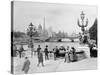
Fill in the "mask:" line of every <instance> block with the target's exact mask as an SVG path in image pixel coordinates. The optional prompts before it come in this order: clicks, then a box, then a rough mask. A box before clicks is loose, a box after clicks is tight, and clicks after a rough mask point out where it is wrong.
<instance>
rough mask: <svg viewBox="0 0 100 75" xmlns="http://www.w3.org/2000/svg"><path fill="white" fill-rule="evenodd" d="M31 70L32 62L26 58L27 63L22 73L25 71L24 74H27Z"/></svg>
mask: <svg viewBox="0 0 100 75" xmlns="http://www.w3.org/2000/svg"><path fill="white" fill-rule="evenodd" d="M29 69H30V61H29V59H28V57H25V62H24V65H23V68H22V71H24V73H25V74H27V73H28V71H29Z"/></svg>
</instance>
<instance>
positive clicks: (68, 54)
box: [37, 45, 77, 66]
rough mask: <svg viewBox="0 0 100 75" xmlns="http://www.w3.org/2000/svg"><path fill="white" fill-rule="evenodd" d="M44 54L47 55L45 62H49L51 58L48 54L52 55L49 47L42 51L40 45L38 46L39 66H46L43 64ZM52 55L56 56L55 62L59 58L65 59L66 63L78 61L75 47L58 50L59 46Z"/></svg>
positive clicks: (62, 47)
mask: <svg viewBox="0 0 100 75" xmlns="http://www.w3.org/2000/svg"><path fill="white" fill-rule="evenodd" d="M43 53H44V54H45V60H49V56H48V54H49V53H50V52H49V50H48V45H46V46H45V48H44V50H42V49H41V47H40V45H38V48H37V56H38V65H37V66H39V64H40V63H41V64H42V66H44V64H43ZM52 53H53V54H54V60H56V59H57V58H59V57H63V58H65V60H64V62H68V63H69V62H73V61H77V55H76V49H75V48H74V47H71V48H70V47H69V46H67V48H65V47H64V46H60V48H58V46H56V47H55V48H53V50H52Z"/></svg>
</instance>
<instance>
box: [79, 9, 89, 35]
mask: <svg viewBox="0 0 100 75" xmlns="http://www.w3.org/2000/svg"><path fill="white" fill-rule="evenodd" d="M80 17H81V23H80V21H79V19H78V20H77V24H78V26H79V27H81V30H82V33H83V34H84V32H85V27H87V25H88V19H86V22H85V21H84V20H85V14H84V12H83V11H82V12H81V14H80Z"/></svg>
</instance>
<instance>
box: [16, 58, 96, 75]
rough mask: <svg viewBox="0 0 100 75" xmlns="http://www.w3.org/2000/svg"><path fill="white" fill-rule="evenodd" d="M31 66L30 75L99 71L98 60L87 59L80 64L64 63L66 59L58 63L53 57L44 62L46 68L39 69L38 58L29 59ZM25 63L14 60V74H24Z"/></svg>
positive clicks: (40, 67)
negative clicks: (34, 74) (32, 74)
mask: <svg viewBox="0 0 100 75" xmlns="http://www.w3.org/2000/svg"><path fill="white" fill-rule="evenodd" d="M29 60H30V62H31V65H30V70H29V72H28V73H29V74H31V73H42V72H58V71H59V72H63V71H76V70H94V69H97V58H86V59H83V60H80V61H78V62H73V63H72V62H71V63H64V59H58V60H56V61H54V60H53V58H52V57H51V59H50V60H46V61H44V65H45V66H44V67H42V66H41V65H40V66H39V67H37V56H33V57H32V58H31V57H30V58H29ZM23 63H24V58H21V59H19V58H18V57H16V58H14V73H15V74H23V73H24V72H22V71H21V69H22V67H23Z"/></svg>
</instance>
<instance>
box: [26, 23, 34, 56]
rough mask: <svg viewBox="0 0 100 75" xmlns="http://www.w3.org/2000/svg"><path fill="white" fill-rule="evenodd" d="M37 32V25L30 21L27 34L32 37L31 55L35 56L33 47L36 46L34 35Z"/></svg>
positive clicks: (30, 42)
mask: <svg viewBox="0 0 100 75" xmlns="http://www.w3.org/2000/svg"><path fill="white" fill-rule="evenodd" d="M35 33H36V27H35V26H34V25H33V24H32V23H30V25H29V27H28V29H27V35H28V36H29V38H30V40H29V47H30V48H31V57H32V56H33V48H34V45H33V40H32V37H33V36H34V34H35Z"/></svg>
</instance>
